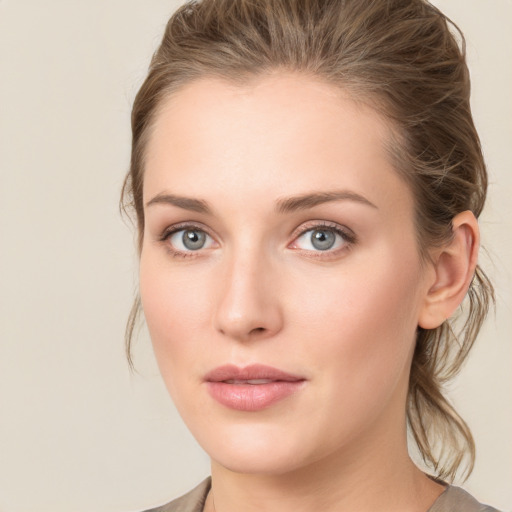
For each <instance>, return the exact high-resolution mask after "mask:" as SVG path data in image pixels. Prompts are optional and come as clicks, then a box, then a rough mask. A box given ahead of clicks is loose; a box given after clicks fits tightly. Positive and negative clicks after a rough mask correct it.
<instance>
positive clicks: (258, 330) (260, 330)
mask: <svg viewBox="0 0 512 512" xmlns="http://www.w3.org/2000/svg"><path fill="white" fill-rule="evenodd" d="M265 330H266V329H265V328H264V327H255V328H254V329H252V330H251V334H257V333H260V332H265Z"/></svg>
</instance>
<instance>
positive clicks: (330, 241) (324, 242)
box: [311, 230, 336, 251]
mask: <svg viewBox="0 0 512 512" xmlns="http://www.w3.org/2000/svg"><path fill="white" fill-rule="evenodd" d="M335 241H336V236H335V234H334V233H333V232H332V231H326V230H322V231H320V230H316V231H313V233H311V244H312V245H313V247H314V248H315V249H318V250H319V251H326V250H327V249H330V248H331V247H332V246H333V245H334V242H335Z"/></svg>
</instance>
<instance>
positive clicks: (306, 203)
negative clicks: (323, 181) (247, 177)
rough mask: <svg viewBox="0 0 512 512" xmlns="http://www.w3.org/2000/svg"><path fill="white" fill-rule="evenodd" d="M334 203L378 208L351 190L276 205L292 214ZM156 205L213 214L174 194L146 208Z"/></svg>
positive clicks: (201, 204) (158, 197) (196, 201)
mask: <svg viewBox="0 0 512 512" xmlns="http://www.w3.org/2000/svg"><path fill="white" fill-rule="evenodd" d="M332 201H354V202H356V203H360V204H364V205H366V206H371V207H372V208H376V209H378V208H377V206H375V205H374V204H373V203H372V202H371V201H369V200H368V199H366V197H364V196H362V195H360V194H357V193H356V192H352V191H350V190H338V191H332V192H313V193H308V194H302V195H300V196H293V197H287V198H283V199H279V200H278V201H277V203H276V208H275V209H276V211H277V212H278V213H290V212H295V211H300V210H307V209H309V208H313V207H315V206H318V205H321V204H324V203H329V202H332ZM154 204H169V205H172V206H176V207H178V208H182V209H183V210H189V211H192V212H196V213H204V214H211V211H212V210H211V208H210V207H209V206H208V203H207V202H206V201H203V200H202V199H193V198H191V197H185V196H177V195H174V194H158V195H156V196H155V197H153V199H151V200H149V201H148V202H147V203H146V206H147V207H148V206H151V205H154Z"/></svg>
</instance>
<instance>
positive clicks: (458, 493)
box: [428, 485, 499, 512]
mask: <svg viewBox="0 0 512 512" xmlns="http://www.w3.org/2000/svg"><path fill="white" fill-rule="evenodd" d="M428 512H499V511H498V510H496V509H495V508H492V507H489V506H488V505H484V504H482V503H479V502H478V501H477V500H476V499H475V498H473V496H471V494H469V493H467V492H466V491H465V490H464V489H461V488H460V487H455V486H453V485H449V486H448V487H447V488H446V490H445V491H444V492H443V493H442V494H441V495H440V496H439V498H437V500H436V502H435V503H434V504H433V505H432V507H430V508H429V510H428Z"/></svg>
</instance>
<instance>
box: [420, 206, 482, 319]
mask: <svg viewBox="0 0 512 512" xmlns="http://www.w3.org/2000/svg"><path fill="white" fill-rule="evenodd" d="M452 233H453V237H452V239H451V240H450V241H449V242H448V243H447V244H446V245H444V246H443V247H441V248H440V249H439V250H437V251H436V253H435V257H434V264H433V265H434V273H433V276H434V277H433V282H431V283H430V288H429V289H428V291H427V294H426V295H425V300H424V303H423V306H422V308H421V311H420V315H419V319H418V325H419V326H420V327H423V328H424V329H435V328H436V327H439V326H440V325H441V324H442V323H443V322H444V321H445V320H446V319H447V318H449V317H450V316H451V315H452V314H453V313H454V312H455V310H456V309H457V308H458V307H459V305H460V303H461V302H462V300H463V299H464V296H465V295H466V292H467V291H468V288H469V285H470V283H471V280H472V279H473V275H474V273H475V268H476V264H477V259H478V249H479V246H480V231H479V229H478V221H477V220H476V218H475V216H474V215H473V213H472V212H470V211H465V212H462V213H459V214H458V215H457V216H455V217H454V219H453V221H452Z"/></svg>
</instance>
